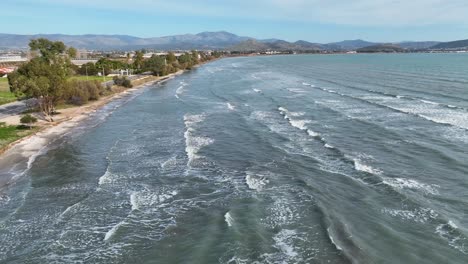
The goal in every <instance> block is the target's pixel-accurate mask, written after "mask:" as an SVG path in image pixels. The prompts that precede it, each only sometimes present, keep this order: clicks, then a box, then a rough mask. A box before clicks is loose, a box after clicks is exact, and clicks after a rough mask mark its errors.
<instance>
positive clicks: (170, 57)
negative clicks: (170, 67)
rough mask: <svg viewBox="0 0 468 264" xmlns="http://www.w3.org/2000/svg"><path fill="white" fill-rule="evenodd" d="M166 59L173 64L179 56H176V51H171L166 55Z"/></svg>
mask: <svg viewBox="0 0 468 264" xmlns="http://www.w3.org/2000/svg"><path fill="white" fill-rule="evenodd" d="M166 60H167V63H168V64H172V63H174V62H176V61H177V57H176V56H175V54H174V52H169V53H168V54H167V56H166Z"/></svg>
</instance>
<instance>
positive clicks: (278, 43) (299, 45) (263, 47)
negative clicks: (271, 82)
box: [228, 39, 322, 52]
mask: <svg viewBox="0 0 468 264" xmlns="http://www.w3.org/2000/svg"><path fill="white" fill-rule="evenodd" d="M321 49H322V48H321V46H320V45H319V44H314V43H310V42H307V41H303V40H302V41H297V42H294V43H291V42H287V41H285V40H275V39H274V40H272V41H271V42H267V41H265V40H262V41H257V40H255V39H250V40H246V41H243V42H241V43H239V44H237V45H234V46H231V47H229V48H228V50H231V51H241V52H247V51H256V52H259V51H269V50H274V51H304V52H306V51H311V52H312V51H319V50H321Z"/></svg>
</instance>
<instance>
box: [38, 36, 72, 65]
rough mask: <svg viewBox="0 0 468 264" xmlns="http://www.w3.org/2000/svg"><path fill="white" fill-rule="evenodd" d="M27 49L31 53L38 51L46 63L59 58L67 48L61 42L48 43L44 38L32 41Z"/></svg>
mask: <svg viewBox="0 0 468 264" xmlns="http://www.w3.org/2000/svg"><path fill="white" fill-rule="evenodd" d="M29 47H30V48H31V51H33V52H34V51H39V53H40V54H41V57H42V58H43V59H44V60H46V61H48V62H53V60H55V59H57V58H59V56H58V55H60V54H63V53H64V52H65V50H66V48H67V47H66V46H65V44H63V42H61V41H50V40H48V39H45V38H39V39H32V40H31V41H30V42H29Z"/></svg>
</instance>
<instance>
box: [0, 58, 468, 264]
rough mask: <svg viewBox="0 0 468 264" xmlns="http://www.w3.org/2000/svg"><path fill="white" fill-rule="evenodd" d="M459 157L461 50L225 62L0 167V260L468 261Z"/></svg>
mask: <svg viewBox="0 0 468 264" xmlns="http://www.w3.org/2000/svg"><path fill="white" fill-rule="evenodd" d="M28 161H29V165H30V166H29V169H27V167H26V165H25V163H26V162H28ZM467 161H468V56H467V55H464V54H388V55H386V54H375V55H329V56H328V55H327V56H322V55H310V56H302V55H301V56H299V55H298V56H273V57H252V58H230V59H222V60H219V61H216V62H212V63H210V64H207V65H204V66H202V67H200V68H198V69H196V70H193V71H191V72H188V73H186V74H183V75H181V76H179V77H177V78H174V79H172V80H169V81H167V82H166V83H163V84H158V85H150V86H147V87H145V88H143V89H140V90H139V91H137V92H135V93H131V94H128V95H127V96H125V97H124V98H122V99H119V100H117V101H114V102H112V103H111V104H109V105H108V106H106V107H105V108H103V109H101V110H100V111H98V112H96V113H94V114H93V115H92V117H91V118H90V119H88V120H87V121H85V122H83V123H82V124H81V125H79V126H78V127H76V128H75V129H73V130H72V131H70V132H69V133H67V134H66V135H64V136H62V137H59V138H56V139H55V140H53V141H52V143H50V144H49V145H48V146H47V148H45V149H43V150H41V152H40V153H39V154H37V155H34V156H33V157H32V158H31V159H29V160H14V161H11V162H9V163H6V162H5V160H3V161H2V160H0V163H1V162H3V163H1V164H9V165H8V166H7V165H2V166H4V167H3V168H1V169H0V171H1V173H3V175H4V176H3V177H7V174H8V175H10V176H12V175H13V176H16V177H14V180H11V181H10V184H8V185H4V186H3V187H1V189H0V263H467V262H468V240H467V238H468V217H467V213H468V206H467V205H468V178H467V177H468V162H467Z"/></svg>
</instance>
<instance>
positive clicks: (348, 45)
mask: <svg viewBox="0 0 468 264" xmlns="http://www.w3.org/2000/svg"><path fill="white" fill-rule="evenodd" d="M376 44H378V43H375V42H369V41H365V40H362V39H355V40H344V41H340V42H334V43H328V44H327V46H328V47H330V48H331V49H340V50H356V49H360V48H364V47H368V46H372V45H376Z"/></svg>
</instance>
